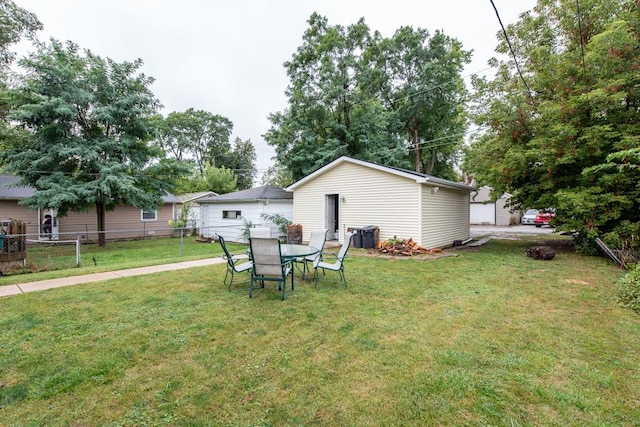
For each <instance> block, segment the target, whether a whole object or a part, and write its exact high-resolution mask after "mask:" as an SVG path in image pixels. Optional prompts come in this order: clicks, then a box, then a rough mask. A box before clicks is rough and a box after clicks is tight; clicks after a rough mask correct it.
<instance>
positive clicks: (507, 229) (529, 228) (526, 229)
mask: <svg viewBox="0 0 640 427" xmlns="http://www.w3.org/2000/svg"><path fill="white" fill-rule="evenodd" d="M553 230H554V229H553V228H551V227H549V226H542V227H540V228H538V227H536V226H535V225H522V224H519V225H509V226H500V225H471V226H469V235H470V237H474V238H476V237H481V236H488V235H496V234H506V235H509V234H551V233H553Z"/></svg>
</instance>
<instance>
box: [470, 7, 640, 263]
mask: <svg viewBox="0 0 640 427" xmlns="http://www.w3.org/2000/svg"><path fill="white" fill-rule="evenodd" d="M577 10H578V9H577V8H576V4H575V2H570V1H560V2H552V1H547V0H544V1H543V0H541V1H539V3H538V5H537V6H536V7H535V8H534V10H533V11H532V12H530V13H527V14H524V15H523V16H522V17H521V19H520V21H519V22H518V23H516V24H514V25H512V26H510V27H509V28H508V34H509V38H510V41H511V44H512V46H515V47H514V49H515V50H514V52H515V54H516V56H517V58H518V61H519V64H520V66H521V69H523V75H524V78H525V79H526V83H527V84H526V85H525V84H524V82H523V80H522V78H521V77H520V76H519V74H518V73H517V72H516V70H515V67H514V63H513V62H512V61H510V62H502V63H498V62H497V61H495V62H494V64H495V65H497V67H498V73H497V75H496V77H495V78H494V79H493V80H486V79H475V80H474V86H475V88H476V90H477V98H476V105H475V108H474V120H475V121H476V123H477V124H478V125H480V126H484V127H486V129H487V131H486V133H485V134H483V135H481V136H480V137H478V138H476V139H475V141H474V142H473V144H472V146H471V147H470V148H469V150H468V151H467V156H466V159H465V169H466V170H467V171H469V172H471V173H472V174H474V175H475V176H476V178H477V181H478V183H479V184H481V185H489V186H491V187H492V188H493V190H494V194H503V193H505V192H506V193H510V194H511V195H512V199H511V201H512V203H513V204H514V205H515V206H516V207H523V208H524V207H531V206H533V207H539V206H553V207H555V208H556V209H557V214H558V215H557V218H556V220H555V222H554V223H555V224H556V225H557V229H558V230H559V231H569V232H574V233H575V235H576V236H578V237H579V238H580V239H584V240H582V242H584V243H587V245H584V249H585V250H591V248H592V247H591V245H590V244H589V243H588V238H589V237H592V236H596V235H600V236H604V235H606V236H608V238H609V240H610V241H611V242H619V243H622V242H624V241H626V242H630V243H633V242H637V241H638V234H637V232H635V231H634V232H632V231H630V230H637V228H638V227H637V224H638V223H640V186H638V185H637V184H638V182H640V156H639V154H638V153H640V142H639V140H638V134H640V115H638V110H639V109H640V84H639V82H640V80H639V78H638V72H637V70H638V69H639V68H640V56H638V55H637V52H638V49H640V32H639V31H638V28H640V16H639V15H638V13H637V5H636V4H635V3H634V2H633V1H629V0H617V1H609V0H589V1H585V2H581V4H580V8H579V10H580V16H577V15H576V13H577ZM498 51H499V52H501V53H505V54H506V53H510V52H509V50H508V47H507V45H506V43H505V41H504V40H501V42H500V44H499V46H498ZM629 224H631V225H633V226H629ZM634 224H635V225H634ZM634 233H635V234H634ZM633 244H637V243H633ZM618 249H623V248H618Z"/></svg>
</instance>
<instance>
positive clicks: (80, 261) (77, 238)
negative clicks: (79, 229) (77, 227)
mask: <svg viewBox="0 0 640 427" xmlns="http://www.w3.org/2000/svg"><path fill="white" fill-rule="evenodd" d="M81 264H82V258H81V255H80V234H78V235H77V236H76V267H80V265H81Z"/></svg>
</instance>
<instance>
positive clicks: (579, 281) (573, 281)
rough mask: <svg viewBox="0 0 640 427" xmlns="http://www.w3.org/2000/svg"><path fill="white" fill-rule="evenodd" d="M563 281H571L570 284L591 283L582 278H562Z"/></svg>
mask: <svg viewBox="0 0 640 427" xmlns="http://www.w3.org/2000/svg"><path fill="white" fill-rule="evenodd" d="M564 281H565V282H566V283H571V284H576V285H590V284H591V283H589V282H586V281H584V280H578V279H564Z"/></svg>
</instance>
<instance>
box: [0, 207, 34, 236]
mask: <svg viewBox="0 0 640 427" xmlns="http://www.w3.org/2000/svg"><path fill="white" fill-rule="evenodd" d="M9 219H17V220H20V221H23V222H24V223H26V225H27V230H26V232H27V234H35V233H37V232H38V225H39V221H38V211H35V210H29V209H27V208H25V207H24V206H20V205H19V204H18V202H17V201H16V200H1V201H0V220H3V221H5V220H9Z"/></svg>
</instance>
